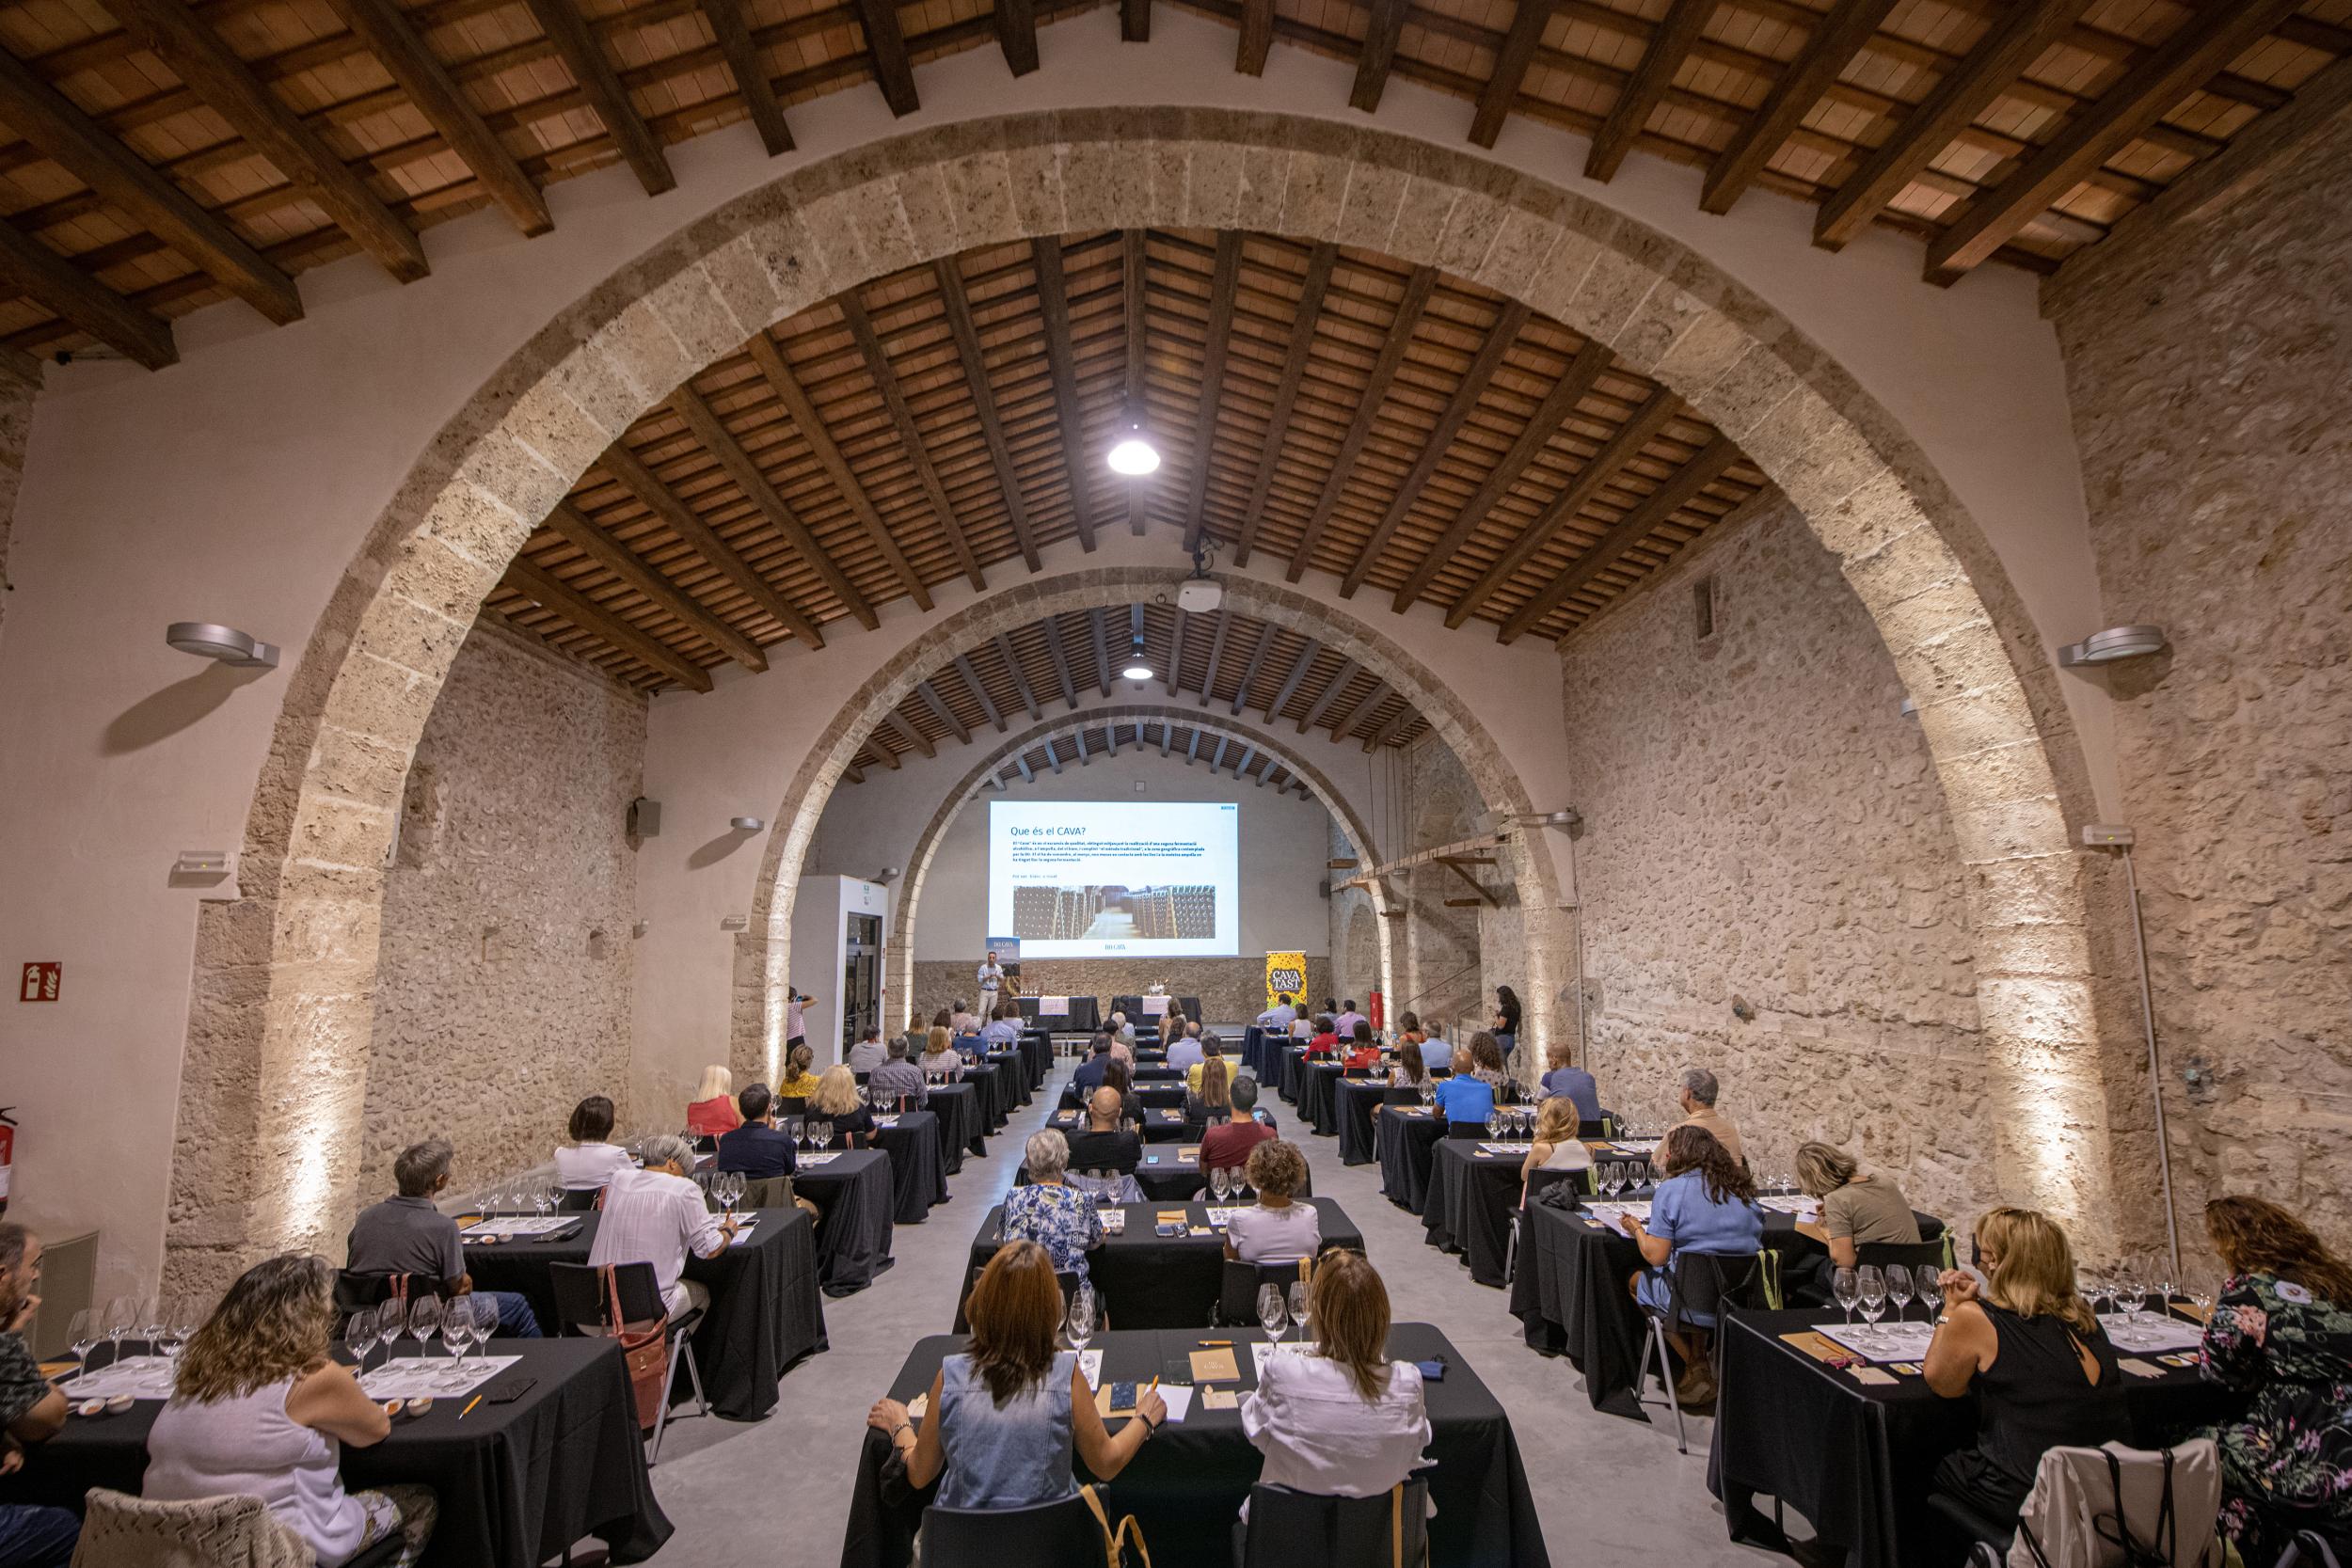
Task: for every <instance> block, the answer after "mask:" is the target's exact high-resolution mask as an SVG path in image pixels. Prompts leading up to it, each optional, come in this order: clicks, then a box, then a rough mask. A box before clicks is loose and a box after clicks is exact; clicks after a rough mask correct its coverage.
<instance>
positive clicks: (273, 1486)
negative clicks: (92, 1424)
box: [141, 1252, 438, 1568]
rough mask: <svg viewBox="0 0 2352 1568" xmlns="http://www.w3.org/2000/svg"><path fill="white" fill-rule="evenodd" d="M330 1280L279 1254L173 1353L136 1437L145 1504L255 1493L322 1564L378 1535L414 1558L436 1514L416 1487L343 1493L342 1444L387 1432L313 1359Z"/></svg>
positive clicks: (335, 1374) (323, 1335)
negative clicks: (162, 1399)
mask: <svg viewBox="0 0 2352 1568" xmlns="http://www.w3.org/2000/svg"><path fill="white" fill-rule="evenodd" d="M334 1287H335V1270H334V1268H333V1266H332V1265H330V1264H329V1263H328V1262H327V1261H326V1259H324V1258H318V1257H311V1256H306V1255H304V1254H301V1253H292V1252H290V1253H287V1254H285V1255H284V1256H282V1257H278V1258H272V1259H269V1260H268V1261H266V1262H262V1263H256V1264H255V1265H254V1266H253V1267H252V1268H250V1269H247V1270H246V1272H245V1274H244V1275H243V1276H241V1277H240V1278H239V1279H238V1280H237V1282H236V1283H235V1284H234V1285H231V1286H230V1287H229V1293H228V1294H227V1295H225V1296H223V1297H222V1298H221V1302H220V1305H219V1306H218V1307H215V1308H214V1310H213V1315H212V1316H211V1317H210V1318H209V1319H207V1320H206V1321H205V1323H204V1326H203V1327H201V1328H199V1329H198V1330H197V1331H196V1334H195V1336H194V1337H193V1338H190V1339H189V1340H188V1343H187V1348H186V1349H185V1350H183V1352H181V1354H180V1364H179V1366H178V1367H177V1368H176V1369H175V1370H174V1371H173V1373H172V1392H171V1400H170V1402H168V1403H167V1404H166V1405H165V1406H164V1408H163V1412H162V1413H161V1414H160V1415H158V1416H157V1417H156V1418H155V1424H154V1426H153V1427H152V1428H151V1429H150V1430H149V1432H148V1434H147V1454H148V1464H147V1479H146V1481H144V1482H143V1483H142V1485H141V1492H142V1494H143V1495H144V1496H146V1497H151V1498H153V1499H155V1500H157V1501H161V1502H186V1501H191V1500H193V1499H195V1498H198V1497H221V1496H224V1495H229V1494H242V1495H245V1496H247V1497H260V1498H261V1499H262V1502H264V1503H266V1504H267V1505H268V1506H269V1511H270V1512H271V1513H274V1514H276V1515H277V1516H278V1520H279V1521H280V1522H281V1523H283V1524H284V1525H286V1526H287V1527H288V1528H291V1529H293V1530H294V1533H295V1534H296V1535H299V1536H301V1537H302V1539H303V1541H304V1542H305V1543H306V1544H309V1546H310V1550H311V1551H313V1552H315V1553H316V1554H317V1555H318V1560H319V1561H320V1562H321V1563H322V1564H325V1565H326V1568H334V1565H335V1564H338V1563H342V1562H346V1561H348V1560H350V1559H351V1558H353V1557H354V1556H356V1555H358V1553H359V1552H361V1551H363V1550H365V1549H366V1548H367V1547H369V1546H371V1545H373V1544H375V1543H376V1542H379V1541H383V1540H385V1539H387V1538H389V1537H390V1536H394V1535H397V1536H399V1537H400V1538H401V1540H402V1546H401V1551H400V1555H399V1557H398V1558H396V1559H395V1561H396V1562H397V1563H398V1564H399V1565H400V1568H407V1565H408V1564H410V1563H413V1562H415V1561H416V1560H417V1559H418V1557H419V1556H420V1555H421V1554H422V1553H423V1551H424V1545H425V1542H426V1541H427V1540H428V1539H430V1538H431V1536H432V1534H433V1522H434V1519H435V1518H436V1516H437V1513H438V1510H437V1507H436V1505H435V1503H434V1500H433V1494H432V1492H431V1491H430V1490H429V1489H427V1488H425V1487H421V1486H386V1487H380V1488H377V1489H374V1490H371V1491H364V1492H346V1491H344V1490H343V1482H342V1474H341V1472H340V1470H339V1468H338V1466H339V1465H341V1463H342V1446H343V1445H344V1444H346V1443H348V1444H350V1445H351V1446H352V1447H354V1448H359V1449H365V1448H373V1447H374V1446H375V1445H376V1444H378V1443H381V1442H382V1441H384V1438H385V1436H386V1435H387V1434H388V1433H390V1431H391V1430H392V1422H391V1418H390V1417H389V1416H387V1415H385V1414H384V1407H383V1406H382V1405H380V1404H377V1403H376V1402H374V1401H373V1400H372V1399H370V1398H369V1397H368V1396H367V1395H366V1394H365V1393H364V1392H363V1391H361V1389H360V1387H359V1380H358V1378H355V1377H354V1376H352V1375H351V1372H350V1370H349V1369H347V1368H345V1367H344V1366H343V1365H342V1363H341V1362H339V1361H336V1360H334V1359H333V1358H332V1357H330V1356H329V1355H328V1354H326V1350H327V1342H328V1340H329V1339H330V1338H332V1336H333V1334H334V1329H335V1297H334Z"/></svg>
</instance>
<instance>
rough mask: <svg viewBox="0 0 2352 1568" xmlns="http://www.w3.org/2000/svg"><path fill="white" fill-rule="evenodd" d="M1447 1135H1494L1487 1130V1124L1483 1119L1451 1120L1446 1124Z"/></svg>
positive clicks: (1456, 1136) (1469, 1136)
mask: <svg viewBox="0 0 2352 1568" xmlns="http://www.w3.org/2000/svg"><path fill="white" fill-rule="evenodd" d="M1445 1135H1446V1136H1447V1137H1449V1138H1486V1137H1492V1136H1493V1134H1492V1133H1490V1132H1487V1131H1486V1123H1485V1122H1483V1121H1449V1122H1447V1123H1446V1124H1445Z"/></svg>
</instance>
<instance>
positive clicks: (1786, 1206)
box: [1756, 1197, 1820, 1219]
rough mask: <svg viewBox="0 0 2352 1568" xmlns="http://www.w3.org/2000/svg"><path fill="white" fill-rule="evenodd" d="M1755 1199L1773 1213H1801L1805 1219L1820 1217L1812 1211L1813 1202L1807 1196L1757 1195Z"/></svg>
mask: <svg viewBox="0 0 2352 1568" xmlns="http://www.w3.org/2000/svg"><path fill="white" fill-rule="evenodd" d="M1756 1202H1757V1203H1758V1204H1759V1205H1760V1206H1762V1207H1763V1208H1766V1209H1770V1210H1771V1211H1772V1212H1773V1213H1775V1214H1803V1215H1804V1217H1805V1218H1807V1219H1819V1218H1820V1215H1819V1214H1817V1213H1815V1212H1814V1203H1813V1200H1812V1199H1811V1198H1809V1197H1759V1198H1757V1199H1756Z"/></svg>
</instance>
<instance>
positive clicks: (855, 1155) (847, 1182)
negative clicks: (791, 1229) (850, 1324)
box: [792, 1148, 898, 1296]
mask: <svg viewBox="0 0 2352 1568" xmlns="http://www.w3.org/2000/svg"><path fill="white" fill-rule="evenodd" d="M812 1159H818V1160H823V1162H824V1163H823V1164H810V1161H811V1160H812ZM892 1182H893V1178H892V1176H891V1169H890V1156H889V1155H888V1154H886V1153H884V1152H883V1151H882V1150H881V1149H879V1148H853V1149H850V1150H849V1151H847V1152H846V1153H836V1154H834V1156H833V1157H832V1158H831V1159H825V1158H824V1156H822V1155H816V1156H808V1155H804V1156H803V1157H802V1160H801V1163H800V1166H799V1168H798V1169H797V1170H795V1171H794V1172H793V1174H792V1193H793V1196H796V1197H805V1198H807V1199H808V1200H809V1201H810V1202H812V1203H814V1204H816V1205H817V1207H818V1209H820V1210H822V1211H823V1217H822V1218H821V1219H820V1220H819V1221H818V1226H817V1279H818V1284H819V1285H821V1286H822V1287H823V1288H824V1291H825V1294H827V1295H829V1296H846V1295H850V1294H853V1293H855V1292H856V1291H863V1290H864V1289H866V1287H867V1286H868V1285H871V1284H872V1283H873V1282H874V1277H875V1275H879V1274H881V1273H882V1271H883V1270H884V1269H886V1268H888V1267H890V1265H891V1262H892V1261H893V1259H891V1256H890V1221H891V1214H892V1212H893V1211H894V1210H895V1209H896V1208H897V1206H898V1193H897V1189H896V1188H895V1187H894V1186H893V1184H892Z"/></svg>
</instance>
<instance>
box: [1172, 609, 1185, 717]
mask: <svg viewBox="0 0 2352 1568" xmlns="http://www.w3.org/2000/svg"><path fill="white" fill-rule="evenodd" d="M1187 619H1189V615H1188V614H1187V612H1186V611H1184V610H1177V611H1176V629H1175V631H1174V632H1172V633H1170V634H1169V637H1168V695H1169V696H1171V697H1173V696H1175V695H1176V694H1177V693H1178V692H1180V691H1182V690H1184V623H1185V621H1186V620H1187Z"/></svg>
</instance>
